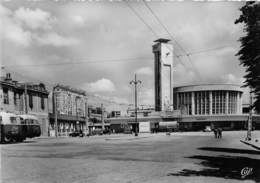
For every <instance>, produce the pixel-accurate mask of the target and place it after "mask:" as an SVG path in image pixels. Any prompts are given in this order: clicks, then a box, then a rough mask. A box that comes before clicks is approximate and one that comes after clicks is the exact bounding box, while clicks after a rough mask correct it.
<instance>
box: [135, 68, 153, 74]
mask: <svg viewBox="0 0 260 183" xmlns="http://www.w3.org/2000/svg"><path fill="white" fill-rule="evenodd" d="M136 74H142V75H147V76H151V75H153V71H152V69H151V67H141V68H139V69H137V70H136Z"/></svg>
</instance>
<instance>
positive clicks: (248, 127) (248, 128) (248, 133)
mask: <svg viewBox="0 0 260 183" xmlns="http://www.w3.org/2000/svg"><path fill="white" fill-rule="evenodd" d="M249 102H250V104H249V117H248V124H247V125H248V126H247V137H246V140H248V141H250V140H251V139H252V134H251V131H252V114H253V104H252V103H253V97H252V92H251V90H250V99H249Z"/></svg>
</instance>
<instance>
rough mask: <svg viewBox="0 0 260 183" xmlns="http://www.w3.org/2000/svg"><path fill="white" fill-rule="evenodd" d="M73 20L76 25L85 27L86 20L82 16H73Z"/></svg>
mask: <svg viewBox="0 0 260 183" xmlns="http://www.w3.org/2000/svg"><path fill="white" fill-rule="evenodd" d="M71 19H72V21H73V22H74V23H75V24H77V25H78V26H83V25H85V20H84V18H83V17H82V16H80V15H73V16H71Z"/></svg>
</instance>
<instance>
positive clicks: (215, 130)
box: [213, 128, 217, 139]
mask: <svg viewBox="0 0 260 183" xmlns="http://www.w3.org/2000/svg"><path fill="white" fill-rule="evenodd" d="M213 132H214V136H215V139H216V138H217V129H216V128H214V129H213Z"/></svg>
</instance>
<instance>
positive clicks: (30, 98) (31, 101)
mask: <svg viewBox="0 0 260 183" xmlns="http://www.w3.org/2000/svg"><path fill="white" fill-rule="evenodd" d="M29 107H30V108H31V109H32V108H33V96H32V94H29Z"/></svg>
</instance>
